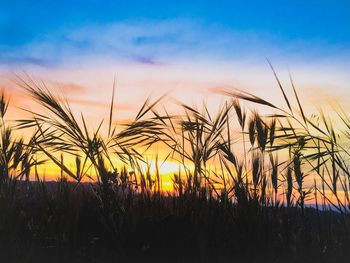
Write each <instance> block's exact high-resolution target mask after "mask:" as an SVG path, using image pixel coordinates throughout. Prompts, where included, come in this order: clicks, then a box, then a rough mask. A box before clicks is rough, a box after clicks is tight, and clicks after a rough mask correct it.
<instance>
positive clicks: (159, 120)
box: [0, 74, 350, 263]
mask: <svg viewBox="0 0 350 263" xmlns="http://www.w3.org/2000/svg"><path fill="white" fill-rule="evenodd" d="M275 77H276V81H277V83H278V85H279V88H280V91H281V94H282V96H283V98H284V106H279V105H274V104H272V103H270V102H268V101H266V100H264V99H262V98H259V97H256V96H254V95H253V94H249V93H246V92H243V91H240V90H216V92H217V93H221V94H223V95H225V96H226V97H227V100H226V102H225V103H224V104H223V105H222V106H221V108H220V110H219V111H218V113H217V114H212V113H210V110H209V109H208V107H207V106H206V105H205V104H203V106H202V108H201V109H197V108H194V107H191V106H189V105H180V107H181V109H182V111H181V113H178V114H176V115H174V114H171V113H169V112H167V111H166V110H165V109H164V108H163V107H162V100H163V98H164V96H163V97H160V98H159V99H157V100H155V101H151V100H146V102H145V103H144V105H143V106H142V107H141V109H140V111H139V113H138V114H137V116H136V117H135V119H134V120H133V121H131V122H130V123H129V124H127V125H122V126H119V127H115V125H114V124H113V123H114V122H113V118H114V116H113V108H114V89H113V96H112V100H111V108H110V112H109V118H108V121H106V122H103V121H101V123H100V124H99V125H98V126H97V127H94V129H93V130H92V129H89V127H90V126H89V125H88V123H86V119H85V117H84V115H83V114H81V115H75V114H73V111H72V110H71V108H70V107H69V104H68V103H67V102H66V101H65V100H64V99H61V98H60V97H59V96H58V95H56V94H53V93H52V92H50V90H49V89H48V88H47V87H46V86H45V84H43V83H38V82H36V81H33V80H31V79H30V78H26V79H25V80H24V79H21V78H18V85H20V86H21V87H22V88H23V92H27V93H28V94H29V95H31V96H32V98H33V100H35V101H36V102H37V103H38V109H39V107H41V109H44V112H45V114H44V113H42V112H43V111H42V110H40V111H39V110H38V112H31V115H32V118H27V119H20V120H17V121H16V123H14V124H13V123H9V122H8V121H6V118H5V114H6V111H7V108H8V105H9V102H8V100H7V98H6V94H3V95H2V97H1V98H0V115H1V116H0V118H1V120H0V122H1V127H0V129H1V131H0V135H1V138H0V169H1V173H0V257H1V262H52V263H53V262H84V263H85V262H324V263H328V262H349V261H350V250H349V248H350V196H349V194H350V192H349V191H350V170H349V163H350V162H349V157H350V151H349V150H348V147H349V142H350V119H349V118H348V117H347V115H346V114H345V113H344V112H343V111H342V110H339V111H334V112H333V113H332V114H333V115H334V116H337V120H333V119H332V121H333V123H335V122H336V123H337V126H336V127H335V126H333V125H332V121H331V120H329V118H328V117H327V116H325V115H324V114H323V113H322V112H319V114H318V115H315V114H313V115H311V116H309V114H308V113H307V112H305V110H304V109H303V106H302V104H301V102H300V99H299V96H298V94H297V91H296V88H295V87H294V85H293V81H292V79H291V87H292V92H293V93H294V97H293V98H289V97H288V96H287V95H286V92H285V90H284V88H283V87H282V85H281V83H280V81H279V79H278V77H277V75H276V74H275ZM246 103H250V105H254V104H255V105H256V106H257V108H259V107H264V108H265V110H266V109H268V110H269V111H270V114H268V115H267V114H264V115H262V114H259V113H258V112H257V111H248V110H246V109H247V107H246V106H245V104H246ZM105 123H107V124H106V125H105ZM104 125H105V127H103V126H104ZM15 133H16V134H17V133H22V134H26V135H27V136H26V137H25V138H23V139H22V138H16V137H15V135H14V134H15ZM28 134H31V136H28ZM155 145H162V147H165V148H166V149H167V150H168V151H167V153H168V155H167V159H168V160H171V161H173V162H177V163H178V164H179V167H182V169H179V172H177V173H174V174H173V176H172V184H173V187H172V188H173V190H172V191H168V192H166V191H164V190H163V189H162V180H163V179H162V174H160V172H159V169H158V166H157V165H156V166H157V167H156V169H155V172H153V173H151V172H150V169H149V168H150V166H147V161H146V160H145V158H144V154H145V153H146V152H147V151H152V149H154V146H155ZM68 156H69V158H71V159H74V160H75V165H74V167H73V168H72V167H71V166H70V165H67V163H66V161H65V158H67V157H68ZM157 159H158V157H156V160H155V163H156V164H158V160H157ZM117 160H118V161H119V162H122V163H124V166H122V167H116V166H117V165H116V163H117ZM48 162H49V163H53V164H55V165H56V166H57V167H59V169H60V170H61V173H60V174H59V175H57V178H58V179H57V181H55V182H48V181H45V180H43V177H42V175H41V174H40V173H39V172H38V170H39V168H40V166H42V165H46V164H45V163H48ZM159 162H160V161H159ZM144 164H146V165H144ZM144 167H148V168H146V169H145V168H144ZM189 167H191V168H189ZM88 178H89V180H87V179H88ZM88 181H89V182H88ZM91 181H92V182H91Z"/></svg>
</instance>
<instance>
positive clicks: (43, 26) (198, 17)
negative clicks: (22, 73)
mask: <svg viewBox="0 0 350 263" xmlns="http://www.w3.org/2000/svg"><path fill="white" fill-rule="evenodd" d="M102 2H103V3H102ZM0 7H1V8H0V36H1V37H0V52H1V55H0V59H2V60H3V61H2V64H6V63H9V64H16V63H25V64H26V63H27V64H31V63H33V64H38V65H40V64H42V65H45V66H47V65H50V64H52V63H53V64H54V63H57V62H59V61H62V60H65V55H67V56H69V57H70V58H71V57H72V56H80V55H84V54H86V53H87V52H94V53H95V54H96V53H98V54H104V55H106V54H108V56H116V57H119V58H120V57H121V56H122V57H130V59H134V58H135V57H136V60H139V61H140V62H142V61H143V62H148V61H149V62H152V60H153V59H158V56H159V57H164V56H166V54H163V53H161V52H157V51H152V47H155V46H157V48H154V49H158V45H160V44H162V47H161V50H163V49H162V48H164V45H165V44H167V43H169V46H172V47H170V48H164V52H170V51H174V46H177V49H176V50H175V51H176V52H178V51H180V50H184V49H188V50H195V49H196V46H199V49H200V52H202V54H201V56H205V53H206V54H208V53H209V54H211V55H214V56H215V55H218V56H219V57H220V56H222V57H224V56H225V57H227V56H229V57H230V56H232V53H235V56H239V55H241V54H244V53H245V52H246V53H253V54H254V52H255V51H257V53H259V54H260V55H261V56H265V57H270V56H274V54H275V53H276V52H279V50H281V52H282V54H283V55H285V54H284V53H293V52H294V53H298V54H297V55H300V54H299V53H303V54H309V55H310V52H311V54H312V55H313V56H314V57H317V56H322V54H324V55H325V56H327V55H331V56H337V55H339V56H340V57H343V56H344V55H346V56H347V55H348V54H349V53H350V26H349V25H350V2H349V1H340V0H337V1H325V0H318V1H316V0H309V1H301V0H296V1H285V0H280V1H259V0H254V1H252V0H248V1H95V0H86V1H81V0H72V1H42V0H38V1H24V0H20V1H18V0H14V1H4V0H1V1H0ZM169 21H181V22H180V23H178V22H173V24H172V25H169V28H168V30H169V32H166V30H163V31H162V32H160V33H158V34H156V36H154V33H153V34H151V37H150V34H149V30H151V31H152V30H154V28H156V27H157V24H161V25H162V26H163V27H164V26H166V24H167V23H168V24H169ZM145 24H146V25H149V26H148V27H145V26H144V25H145ZM170 24H171V23H170ZM112 25H117V27H118V25H119V26H120V25H124V26H126V25H129V26H130V25H131V26H133V28H134V29H135V28H136V27H138V28H139V29H140V30H139V31H138V32H137V33H136V34H134V35H132V36H131V38H132V39H129V40H130V41H131V42H132V45H131V46H130V47H128V50H126V49H125V48H121V49H120V48H119V49H118V48H116V47H114V48H113V47H112V48H110V49H109V50H107V49H108V43H107V42H108V41H106V42H105V43H104V42H103V41H102V42H100V41H99V40H98V39H97V37H99V36H101V33H100V32H102V33H105V34H107V33H111V32H112V33H113V32H114V31H113V30H112V31H110V30H108V28H111V27H112ZM173 26H175V27H177V28H176V30H177V31H176V32H174V31H173V29H174V28H173ZM89 28H90V29H89ZM81 29H83V30H85V31H87V33H86V35H85V36H81V38H75V37H74V36H73V35H75V34H79V33H77V32H80V31H81ZM143 31H144V32H143ZM119 32H120V31H119ZM184 33H186V34H189V35H192V38H191V39H188V38H187V39H186V40H184V37H183V36H182V35H181V34H184ZM88 34H90V35H95V36H87V35H88ZM121 34H124V32H123V33H121ZM116 35H117V34H116ZM118 36H119V37H120V35H118ZM93 37H96V39H94V40H93V39H92V38H93ZM103 37H107V36H103ZM109 37H111V40H113V42H114V43H117V42H118V41H119V40H118V39H117V38H116V37H115V38H113V35H112V36H109ZM72 39H73V40H72ZM215 39H221V42H220V41H216V40H215ZM152 41H153V43H152ZM230 41H231V42H232V46H231V44H230ZM155 42H156V43H155ZM223 42H224V43H223ZM43 43H44V44H45V45H43ZM124 44H128V43H124ZM150 44H154V45H152V46H151V47H146V48H145V49H143V50H140V49H138V50H136V49H137V48H136V46H138V47H139V46H142V45H144V46H147V45H150ZM218 45H221V46H219V47H220V51H218ZM38 47H40V50H44V52H41V51H40V52H36V51H35V50H36V48H38ZM232 47H234V50H235V52H233V50H232ZM33 50H34V51H33ZM46 50H47V51H46ZM52 50H55V51H52ZM296 51H297V52H296ZM50 52H51V53H50ZM57 52H58V53H57ZM180 53H181V52H180ZM195 53H196V54H195V55H198V54H197V53H198V52H197V51H195ZM59 55H60V57H58V56H59ZM180 55H181V54H180ZM183 55H188V54H183ZM55 57H56V58H55Z"/></svg>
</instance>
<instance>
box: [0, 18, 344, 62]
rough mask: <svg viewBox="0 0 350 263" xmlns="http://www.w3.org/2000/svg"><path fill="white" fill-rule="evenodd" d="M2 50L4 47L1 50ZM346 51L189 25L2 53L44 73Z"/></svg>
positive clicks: (82, 31)
mask: <svg viewBox="0 0 350 263" xmlns="http://www.w3.org/2000/svg"><path fill="white" fill-rule="evenodd" d="M0 49H1V47H0ZM349 53H350V52H349V50H348V49H347V48H346V47H344V46H330V45H325V43H312V45H311V43H308V42H305V41H303V40H293V41H291V40H288V39H283V38H281V37H276V36H274V35H271V34H268V33H262V32H254V31H242V30H240V31H234V30H232V29H228V28H224V27H222V26H219V25H215V24H213V23H212V24H208V23H205V22H203V21H197V20H186V19H168V20H153V21H152V20H144V21H142V20H138V21H122V22H115V23H110V24H90V25H86V26H83V27H75V28H65V29H63V30H59V31H55V32H51V33H50V34H47V35H45V36H41V37H39V38H37V39H34V40H33V41H32V42H30V43H28V44H25V45H23V46H17V47H16V48H3V49H2V52H1V57H0V58H1V60H0V63H1V64H7V65H12V66H13V65H16V64H20V65H26V64H32V65H36V66H42V67H50V66H55V65H56V66H57V65H60V64H62V63H64V64H66V63H79V62H80V61H87V60H90V61H91V60H93V59H100V60H103V59H104V60H115V61H124V62H135V63H140V64H148V65H159V64H164V63H172V62H173V61H174V60H176V61H179V60H180V61H184V60H188V61H193V60H203V59H207V60H226V61H227V60H237V59H242V58H245V59H257V58H259V59H263V58H265V57H270V58H271V57H272V58H276V59H277V58H278V59H282V58H283V57H285V58H286V57H288V58H289V59H290V58H294V59H295V58H299V59H300V58H305V57H308V58H310V56H313V57H314V58H316V57H317V58H319V57H320V54H322V56H324V57H329V56H330V55H332V56H336V55H339V54H340V55H339V57H344V54H346V55H349Z"/></svg>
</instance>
